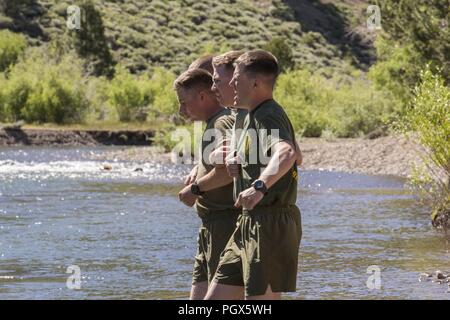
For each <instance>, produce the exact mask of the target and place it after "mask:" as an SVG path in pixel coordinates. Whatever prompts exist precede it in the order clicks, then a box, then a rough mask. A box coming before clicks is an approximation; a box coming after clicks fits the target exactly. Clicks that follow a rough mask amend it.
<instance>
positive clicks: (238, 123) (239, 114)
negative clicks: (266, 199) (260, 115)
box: [231, 109, 248, 200]
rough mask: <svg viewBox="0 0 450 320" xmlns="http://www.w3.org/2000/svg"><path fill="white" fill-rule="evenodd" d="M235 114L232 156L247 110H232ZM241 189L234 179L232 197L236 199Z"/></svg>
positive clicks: (238, 180) (237, 180)
mask: <svg viewBox="0 0 450 320" xmlns="http://www.w3.org/2000/svg"><path fill="white" fill-rule="evenodd" d="M233 113H234V115H235V118H236V120H235V122H234V126H233V134H232V136H231V152H232V153H233V156H234V155H235V152H236V151H237V145H238V142H239V138H240V136H241V133H242V129H243V128H244V121H245V118H246V117H247V114H248V111H247V110H246V109H237V110H235V111H233ZM241 189H242V186H241V180H240V179H234V183H233V199H234V200H236V199H237V196H238V195H239V190H241Z"/></svg>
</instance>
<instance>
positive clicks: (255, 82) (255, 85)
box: [253, 77, 260, 88]
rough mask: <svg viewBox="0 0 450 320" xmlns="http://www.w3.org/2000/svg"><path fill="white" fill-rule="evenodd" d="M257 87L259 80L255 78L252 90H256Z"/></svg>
mask: <svg viewBox="0 0 450 320" xmlns="http://www.w3.org/2000/svg"><path fill="white" fill-rule="evenodd" d="M259 85H260V83H259V79H258V78H257V77H255V79H253V88H257V87H259Z"/></svg>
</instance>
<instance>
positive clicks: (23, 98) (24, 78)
mask: <svg viewBox="0 0 450 320" xmlns="http://www.w3.org/2000/svg"><path fill="white" fill-rule="evenodd" d="M44 65H45V68H43V67H42V66H44ZM3 82H4V83H5V86H4V87H3V88H1V89H2V90H1V91H3V93H2V95H3V99H2V105H3V106H2V108H1V109H3V113H4V116H5V120H6V121H16V120H21V119H22V120H25V121H27V122H37V123H42V122H54V123H60V124H62V123H73V122H77V123H78V122H82V121H83V117H84V114H85V111H86V109H87V108H88V101H87V99H86V97H85V85H84V82H83V77H82V66H81V61H80V60H78V59H77V58H76V57H75V56H73V55H68V56H65V57H62V58H58V59H56V58H55V57H52V56H49V55H48V54H47V53H46V52H45V51H43V50H42V49H35V48H32V49H29V50H28V51H27V54H26V58H24V59H23V60H21V61H19V62H18V63H17V64H16V65H14V67H12V68H11V70H10V72H9V73H8V76H7V80H4V81H3Z"/></svg>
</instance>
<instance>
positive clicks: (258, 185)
mask: <svg viewBox="0 0 450 320" xmlns="http://www.w3.org/2000/svg"><path fill="white" fill-rule="evenodd" d="M262 187H263V182H262V181H261V180H256V181H255V189H261V188H262Z"/></svg>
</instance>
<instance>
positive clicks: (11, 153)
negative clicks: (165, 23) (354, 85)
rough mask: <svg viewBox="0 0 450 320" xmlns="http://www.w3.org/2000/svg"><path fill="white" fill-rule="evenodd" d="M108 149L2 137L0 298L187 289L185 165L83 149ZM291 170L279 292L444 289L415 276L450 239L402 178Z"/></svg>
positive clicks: (370, 294)
mask: <svg viewBox="0 0 450 320" xmlns="http://www.w3.org/2000/svg"><path fill="white" fill-rule="evenodd" d="M112 149H113V148H111V147H109V148H36V147H27V148H17V147H14V148H0V299H126V298H129V299H179V298H186V297H188V294H189V289H190V282H191V271H192V266H193V257H194V254H195V245H196V237H197V229H198V226H199V223H200V221H199V218H198V217H197V216H196V214H195V213H194V211H193V209H191V208H187V207H185V206H184V205H183V204H181V203H180V202H179V201H178V200H177V196H176V194H177V191H178V190H179V189H180V185H181V178H182V177H183V175H185V174H186V173H188V172H189V169H190V168H189V167H188V166H183V165H172V164H158V163H151V162H149V163H145V164H136V163H130V162H128V163H127V162H117V161H116V162H114V161H111V162H109V163H110V164H111V167H112V170H102V169H101V168H102V163H104V162H102V161H93V160H90V159H91V158H92V157H91V155H92V154H100V153H102V152H104V151H105V150H112ZM137 167H139V168H141V169H142V170H139V171H135V169H136V168H137ZM300 178H301V179H300V188H299V194H298V205H299V207H300V209H301V211H302V224H303V238H302V243H301V249H300V252H299V257H300V261H299V274H298V290H297V292H296V293H293V294H288V295H286V296H285V298H288V299H291V298H294V299H450V293H447V288H448V286H447V284H442V285H440V284H437V283H432V282H419V281H418V277H419V274H420V273H421V272H434V271H435V270H437V269H440V270H442V271H444V272H450V253H449V249H450V245H449V239H448V236H446V235H445V234H443V233H442V232H439V231H436V230H434V229H433V228H432V227H431V225H430V219H429V208H426V207H423V206H420V205H418V203H417V201H416V199H415V198H414V196H412V195H410V194H409V193H408V192H407V191H406V190H405V188H404V183H405V180H403V179H400V178H397V177H392V176H368V175H360V174H343V173H336V172H325V171H306V172H301V175H300ZM70 266H72V267H71V268H73V266H77V267H79V270H80V276H81V288H80V289H73V288H71V289H70V284H71V283H72V282H70V281H69V286H67V280H68V277H69V276H71V273H70V272H73V270H75V271H77V269H76V267H75V269H70V268H69V267H70ZM370 266H375V267H372V268H373V269H370V268H369V267H370ZM68 268H69V270H68ZM368 268H369V273H368ZM377 268H378V269H377ZM370 270H379V273H378V272H375V273H372V272H370ZM67 271H69V273H67ZM371 275H372V278H371V279H373V277H375V276H376V277H377V279H379V282H377V281H378V280H377V281H375V282H373V281H369V285H370V284H372V285H373V284H379V285H380V286H376V287H375V288H373V286H369V287H370V288H369V287H368V285H367V281H368V279H369V277H371ZM378 276H379V277H378Z"/></svg>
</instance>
